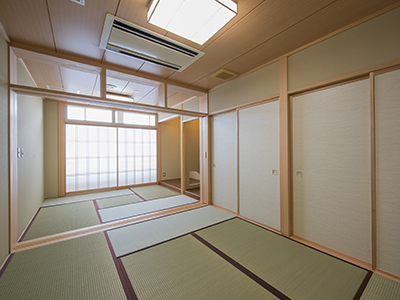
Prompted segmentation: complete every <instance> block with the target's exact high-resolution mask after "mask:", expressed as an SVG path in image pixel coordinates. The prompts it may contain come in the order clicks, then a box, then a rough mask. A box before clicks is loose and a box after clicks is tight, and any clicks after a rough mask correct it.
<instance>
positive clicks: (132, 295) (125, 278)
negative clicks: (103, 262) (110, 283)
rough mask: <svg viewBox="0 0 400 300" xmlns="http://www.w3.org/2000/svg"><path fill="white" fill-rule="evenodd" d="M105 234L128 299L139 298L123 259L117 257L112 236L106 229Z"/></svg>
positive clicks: (136, 299)
mask: <svg viewBox="0 0 400 300" xmlns="http://www.w3.org/2000/svg"><path fill="white" fill-rule="evenodd" d="M104 236H105V238H106V241H107V245H108V248H109V249H110V252H111V256H112V259H113V261H114V264H115V267H116V269H117V272H118V276H119V279H120V280H121V284H122V287H123V289H124V292H125V296H126V298H127V299H128V300H138V298H137V296H136V293H135V290H134V289H133V286H132V283H131V281H130V280H129V277H128V274H127V273H126V270H125V267H124V264H123V263H122V261H121V259H119V258H117V256H116V255H115V252H114V248H113V247H112V244H111V241H110V238H109V237H108V234H107V232H106V231H104Z"/></svg>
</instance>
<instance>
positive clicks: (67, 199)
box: [42, 189, 133, 207]
mask: <svg viewBox="0 0 400 300" xmlns="http://www.w3.org/2000/svg"><path fill="white" fill-rule="evenodd" d="M130 194H133V193H132V191H131V190H130V189H123V190H115V191H107V192H101V193H91V194H84V195H76V196H66V197H59V198H49V199H45V200H44V201H43V204H42V207H47V206H53V205H60V204H66V203H75V202H82V201H89V200H97V199H102V198H109V197H118V196H123V195H130Z"/></svg>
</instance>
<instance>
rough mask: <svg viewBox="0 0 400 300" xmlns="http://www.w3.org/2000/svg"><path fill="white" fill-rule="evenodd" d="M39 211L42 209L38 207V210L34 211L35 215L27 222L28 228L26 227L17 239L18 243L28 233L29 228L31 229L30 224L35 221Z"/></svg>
mask: <svg viewBox="0 0 400 300" xmlns="http://www.w3.org/2000/svg"><path fill="white" fill-rule="evenodd" d="M41 209H42V207H39V208H38V209H37V210H36V212H35V214H34V215H33V217H32V218H31V220H30V221H29V223H28V226H26V228H25V230H24V231H23V232H22V234H21V236H20V238H19V239H18V243H19V242H21V241H22V240H23V239H24V237H25V235H26V234H27V233H28V230H29V228H31V225H32V223H33V222H34V221H35V219H36V217H37V215H38V214H39V212H40V210H41Z"/></svg>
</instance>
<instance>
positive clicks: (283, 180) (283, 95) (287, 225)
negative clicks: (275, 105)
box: [279, 57, 293, 237]
mask: <svg viewBox="0 0 400 300" xmlns="http://www.w3.org/2000/svg"><path fill="white" fill-rule="evenodd" d="M287 67H288V65H287V57H285V58H282V59H281V60H280V76H279V82H280V98H279V127H280V138H279V141H280V171H281V172H280V195H281V228H280V230H281V233H282V234H283V235H285V236H287V237H290V236H291V235H292V233H293V228H292V222H293V213H292V209H293V207H292V170H291V160H292V158H291V149H290V147H291V140H290V139H291V128H290V124H291V122H290V98H289V95H288V72H287Z"/></svg>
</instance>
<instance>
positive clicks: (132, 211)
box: [99, 195, 198, 222]
mask: <svg viewBox="0 0 400 300" xmlns="http://www.w3.org/2000/svg"><path fill="white" fill-rule="evenodd" d="M196 202H198V201H196V200H194V199H192V198H190V197H187V196H184V195H178V196H171V197H167V198H161V199H155V200H152V201H144V202H140V203H133V204H129V205H122V206H116V207H110V208H106V209H100V210H99V213H100V216H101V219H102V221H103V222H110V221H115V220H119V219H124V218H128V217H133V216H137V215H141V214H146V213H150V212H153V211H158V210H163V209H167V208H172V207H176V206H181V205H185V204H190V203H196ZM99 206H100V205H99Z"/></svg>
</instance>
